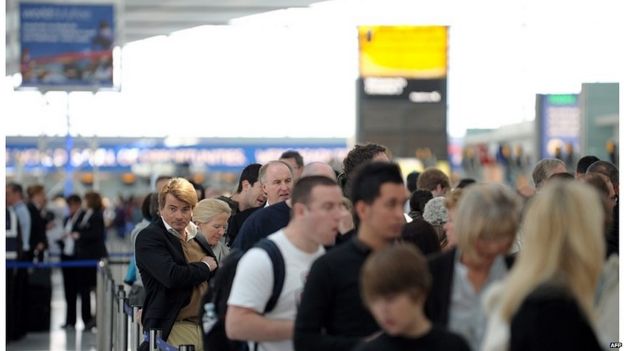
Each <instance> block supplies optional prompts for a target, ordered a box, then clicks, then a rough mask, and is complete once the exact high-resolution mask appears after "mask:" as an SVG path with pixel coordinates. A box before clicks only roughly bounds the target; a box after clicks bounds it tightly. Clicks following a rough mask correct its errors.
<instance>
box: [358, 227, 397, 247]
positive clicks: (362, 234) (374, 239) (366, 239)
mask: <svg viewBox="0 0 624 351" xmlns="http://www.w3.org/2000/svg"><path fill="white" fill-rule="evenodd" d="M357 237H358V239H359V240H360V241H361V242H363V243H364V244H366V246H368V247H370V248H371V249H372V250H373V251H378V250H381V249H383V248H384V247H386V246H388V244H390V242H388V241H387V240H386V239H384V238H383V237H382V236H381V235H380V234H379V233H376V232H375V231H374V230H373V229H372V228H370V227H369V226H367V225H366V224H365V223H361V224H360V228H359V230H358V234H357Z"/></svg>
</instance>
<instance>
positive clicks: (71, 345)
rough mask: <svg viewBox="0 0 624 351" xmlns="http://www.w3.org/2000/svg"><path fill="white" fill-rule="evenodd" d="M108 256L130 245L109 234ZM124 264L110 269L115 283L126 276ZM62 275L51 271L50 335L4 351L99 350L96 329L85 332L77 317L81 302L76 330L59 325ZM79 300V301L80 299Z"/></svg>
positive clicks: (27, 338) (15, 343) (29, 336)
mask: <svg viewBox="0 0 624 351" xmlns="http://www.w3.org/2000/svg"><path fill="white" fill-rule="evenodd" d="M106 246H107V247H108V250H109V253H119V252H128V251H129V245H128V243H127V242H126V240H122V239H118V238H116V237H114V238H113V235H109V241H108V242H107V243H106ZM111 260H119V261H121V260H129V257H111ZM126 268H127V265H114V266H111V273H112V274H113V277H114V279H115V281H121V279H122V277H123V276H124V275H125V272H126ZM63 293H64V292H63V276H62V274H61V270H60V269H59V268H54V269H53V270H52V303H51V309H50V310H51V312H50V313H51V314H50V331H49V332H29V333H28V334H26V336H25V337H23V338H22V339H20V340H18V341H12V342H10V343H8V344H7V345H6V350H7V351H48V350H49V351H92V350H93V351H98V350H97V348H96V346H97V345H96V343H97V327H96V328H93V329H92V330H90V331H85V330H84V324H83V323H82V320H81V318H80V302H78V307H77V312H78V316H77V318H76V328H75V329H73V330H65V329H62V328H61V325H63V324H64V323H65V310H66V303H65V298H64V295H63ZM79 300H80V299H79ZM91 308H92V314H93V315H95V292H93V293H92V294H91Z"/></svg>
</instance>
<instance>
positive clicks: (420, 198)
mask: <svg viewBox="0 0 624 351" xmlns="http://www.w3.org/2000/svg"><path fill="white" fill-rule="evenodd" d="M431 199H433V194H432V193H431V191H429V190H416V191H414V192H413V193H412V196H410V200H409V204H410V210H412V211H417V212H420V214H421V215H422V213H423V211H424V210H425V205H426V204H427V202H428V201H429V200H431Z"/></svg>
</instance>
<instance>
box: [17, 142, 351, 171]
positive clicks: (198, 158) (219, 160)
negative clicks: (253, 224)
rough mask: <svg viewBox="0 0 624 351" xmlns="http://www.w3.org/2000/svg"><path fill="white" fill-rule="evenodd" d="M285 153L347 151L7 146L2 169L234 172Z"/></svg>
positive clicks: (334, 152)
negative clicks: (157, 167) (169, 167)
mask: <svg viewBox="0 0 624 351" xmlns="http://www.w3.org/2000/svg"><path fill="white" fill-rule="evenodd" d="M287 150H297V151H299V153H301V155H302V156H303V158H304V160H305V161H306V162H314V161H320V162H327V161H329V160H331V159H333V158H336V159H339V160H342V159H343V158H344V157H345V156H346V155H347V152H348V151H349V150H348V149H347V147H346V144H341V145H339V144H336V145H331V144H327V145H276V146H270V145H269V146H266V145H253V146H248V145H246V146H244V147H236V146H224V145H221V146H218V145H215V146H213V145H211V146H201V145H200V146H195V147H180V148H166V147H150V148H144V147H135V146H131V145H128V146H114V147H112V146H102V147H97V148H88V147H84V148H80V147H74V148H73V149H72V151H71V154H70V155H68V154H67V151H66V150H65V149H64V148H62V147H60V146H59V147H56V148H54V147H52V148H46V149H44V150H40V149H38V148H37V147H36V145H32V146H19V147H17V146H11V145H9V144H8V143H7V148H6V167H7V168H12V167H16V166H17V165H18V164H21V165H22V166H23V167H24V168H26V169H29V168H46V169H54V168H63V167H65V166H66V165H67V163H68V162H71V165H72V167H74V168H76V169H83V170H89V169H92V168H93V167H98V168H101V169H118V170H127V169H129V168H130V167H132V166H133V165H136V164H169V163H170V164H182V163H190V164H193V165H194V166H197V167H206V168H209V169H211V170H234V169H240V168H243V167H245V166H247V165H248V164H250V163H255V162H257V163H262V164H264V163H266V162H268V161H271V160H277V159H278V158H279V156H280V155H281V154H282V153H283V152H284V151H287Z"/></svg>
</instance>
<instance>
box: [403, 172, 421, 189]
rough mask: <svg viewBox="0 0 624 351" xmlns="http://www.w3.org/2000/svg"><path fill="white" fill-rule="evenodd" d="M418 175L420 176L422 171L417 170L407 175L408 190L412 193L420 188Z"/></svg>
mask: <svg viewBox="0 0 624 351" xmlns="http://www.w3.org/2000/svg"><path fill="white" fill-rule="evenodd" d="M418 176H420V173H418V172H416V171H413V172H410V174H408V175H407V179H406V180H407V190H409V192H410V193H413V192H414V191H416V189H418V187H417V186H416V184H417V182H418Z"/></svg>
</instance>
